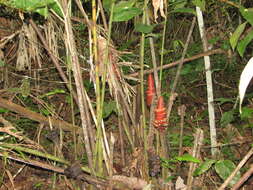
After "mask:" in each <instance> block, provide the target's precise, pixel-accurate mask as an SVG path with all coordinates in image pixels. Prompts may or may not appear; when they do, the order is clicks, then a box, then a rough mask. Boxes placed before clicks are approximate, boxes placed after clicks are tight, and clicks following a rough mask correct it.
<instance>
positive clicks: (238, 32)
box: [229, 22, 247, 50]
mask: <svg viewBox="0 0 253 190" xmlns="http://www.w3.org/2000/svg"><path fill="white" fill-rule="evenodd" d="M246 24H247V22H244V23H242V24H240V25H239V26H238V27H237V28H236V30H235V32H234V33H233V34H232V36H231V37H230V39H229V42H230V44H231V47H232V49H233V50H234V49H235V46H236V44H237V42H238V39H239V38H240V36H241V34H242V32H243V31H244V29H245V26H246Z"/></svg>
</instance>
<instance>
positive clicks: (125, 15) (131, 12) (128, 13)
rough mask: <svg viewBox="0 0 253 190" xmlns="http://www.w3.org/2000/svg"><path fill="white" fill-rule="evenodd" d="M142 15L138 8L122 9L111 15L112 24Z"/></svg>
mask: <svg viewBox="0 0 253 190" xmlns="http://www.w3.org/2000/svg"><path fill="white" fill-rule="evenodd" d="M141 13H142V10H141V9H139V8H135V7H132V8H125V9H122V11H119V12H118V11H116V12H115V11H114V13H113V19H112V20H113V21H114V22H122V21H128V20H130V19H132V18H133V17H135V16H138V15H140V14H141Z"/></svg>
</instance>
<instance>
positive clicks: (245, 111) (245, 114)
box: [240, 107, 253, 120]
mask: <svg viewBox="0 0 253 190" xmlns="http://www.w3.org/2000/svg"><path fill="white" fill-rule="evenodd" d="M252 113H253V109H252V108H248V107H243V108H242V113H241V115H240V116H241V119H242V120H247V119H250V118H252Z"/></svg>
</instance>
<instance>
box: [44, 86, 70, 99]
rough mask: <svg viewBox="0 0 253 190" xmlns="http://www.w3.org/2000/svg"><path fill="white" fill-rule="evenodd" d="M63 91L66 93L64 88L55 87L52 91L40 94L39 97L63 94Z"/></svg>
mask: <svg viewBox="0 0 253 190" xmlns="http://www.w3.org/2000/svg"><path fill="white" fill-rule="evenodd" d="M65 93H66V92H65V90H62V89H58V88H56V89H54V90H53V91H50V92H48V93H46V94H43V95H41V96H40V98H44V97H47V96H53V95H55V94H65Z"/></svg>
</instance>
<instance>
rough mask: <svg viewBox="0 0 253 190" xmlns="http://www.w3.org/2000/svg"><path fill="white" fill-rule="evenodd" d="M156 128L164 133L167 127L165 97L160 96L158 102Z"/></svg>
mask: <svg viewBox="0 0 253 190" xmlns="http://www.w3.org/2000/svg"><path fill="white" fill-rule="evenodd" d="M153 124H154V127H155V128H156V129H158V130H159V131H161V132H163V131H164V130H165V128H166V127H167V125H168V123H167V118H166V108H165V106H164V101H163V97H162V96H160V97H159V99H158V102H157V107H156V109H155V121H154V123H153Z"/></svg>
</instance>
